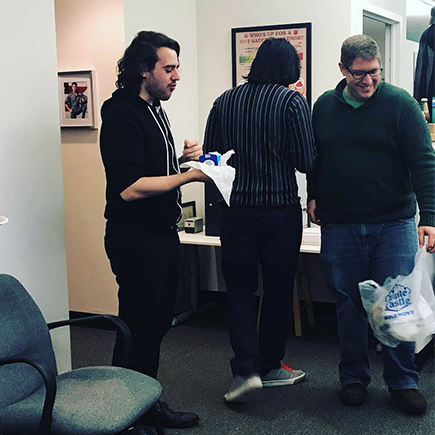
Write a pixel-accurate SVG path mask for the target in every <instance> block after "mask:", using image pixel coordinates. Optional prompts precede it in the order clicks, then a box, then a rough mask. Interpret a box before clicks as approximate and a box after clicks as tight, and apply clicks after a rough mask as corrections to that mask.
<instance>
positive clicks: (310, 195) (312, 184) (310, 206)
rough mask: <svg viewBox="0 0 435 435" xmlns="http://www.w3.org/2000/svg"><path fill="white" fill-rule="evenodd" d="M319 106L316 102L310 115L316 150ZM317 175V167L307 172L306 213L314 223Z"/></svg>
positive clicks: (316, 221) (316, 219)
mask: <svg viewBox="0 0 435 435" xmlns="http://www.w3.org/2000/svg"><path fill="white" fill-rule="evenodd" d="M318 111H319V108H318V106H317V105H316V104H314V107H313V116H312V125H313V136H314V143H315V144H316V149H317V152H318V149H319V148H318V140H317V137H316V128H317V124H316V121H317V117H318ZM317 177H318V169H317V168H315V169H314V170H312V171H311V172H309V173H308V174H307V213H308V216H309V218H310V221H311V222H313V223H314V224H316V225H320V221H319V219H318V217H317V214H316V207H317V204H316V196H317Z"/></svg>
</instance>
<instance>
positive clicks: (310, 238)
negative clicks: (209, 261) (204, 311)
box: [178, 227, 432, 353]
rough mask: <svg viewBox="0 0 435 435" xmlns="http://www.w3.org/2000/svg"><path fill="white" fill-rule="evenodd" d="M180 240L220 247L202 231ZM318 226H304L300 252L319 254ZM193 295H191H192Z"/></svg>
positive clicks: (418, 345) (419, 343) (421, 342)
mask: <svg viewBox="0 0 435 435" xmlns="http://www.w3.org/2000/svg"><path fill="white" fill-rule="evenodd" d="M178 234H179V236H180V242H181V243H182V244H183V245H195V246H213V247H220V246H221V241H220V238H219V237H214V236H206V235H205V232H204V231H201V232H200V233H196V234H191V233H187V234H186V233H185V232H184V231H180V232H179V233H178ZM320 242H321V236H320V227H310V228H304V231H303V234H302V244H301V248H300V252H301V253H303V254H320ZM197 273H198V269H197V265H195V272H194V273H193V274H192V275H191V276H192V279H193V280H195V279H197V277H195V276H194V275H195V274H197ZM191 285H192V287H191V289H193V288H194V287H195V285H196V283H194V282H193V281H192V282H191ZM192 296H193V295H192ZM198 305H199V304H198V297H193V299H192V308H193V311H195V310H197V309H198ZM431 338H432V337H431V336H429V337H427V338H426V339H421V340H418V341H417V343H416V349H415V351H416V353H419V352H420V351H421V350H422V349H423V348H424V347H425V346H426V345H427V344H428V343H429V341H430V340H431Z"/></svg>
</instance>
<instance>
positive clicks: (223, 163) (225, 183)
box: [181, 150, 236, 207]
mask: <svg viewBox="0 0 435 435" xmlns="http://www.w3.org/2000/svg"><path fill="white" fill-rule="evenodd" d="M214 154H219V153H214ZM233 154H235V152H234V150H230V151H227V152H226V153H225V154H223V155H222V156H221V159H220V163H219V166H214V165H208V164H206V163H200V162H194V161H192V162H186V163H183V164H182V165H181V167H182V168H195V169H200V170H201V171H202V172H204V174H205V175H207V176H208V177H210V178H211V179H212V180H213V182H214V184H216V187H217V188H218V189H219V192H220V193H221V194H222V196H223V198H224V200H225V202H226V203H227V205H228V207H229V206H230V197H231V191H232V190H233V181H234V178H235V176H236V170H235V169H234V168H233V167H232V166H229V165H227V161H228V159H229V158H230V157H231V156H232V155H233ZM219 155H220V154H219Z"/></svg>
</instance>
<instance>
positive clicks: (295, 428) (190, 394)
mask: <svg viewBox="0 0 435 435" xmlns="http://www.w3.org/2000/svg"><path fill="white" fill-rule="evenodd" d="M202 317H203V318H205V319H207V314H204V315H203V316H202ZM325 325H326V324H325ZM325 325H322V324H321V323H320V325H318V326H317V327H316V328H313V329H312V330H309V331H307V333H306V334H305V336H304V337H302V338H295V337H292V339H291V340H290V341H289V343H288V346H287V355H286V359H285V361H284V362H285V363H287V364H289V365H290V366H292V367H294V368H298V369H299V368H300V369H303V370H304V371H306V373H307V378H308V379H307V380H306V381H305V382H304V383H302V384H298V385H294V386H290V387H278V388H268V389H263V390H262V391H260V392H259V394H258V395H257V396H256V397H255V398H254V400H253V401H252V402H250V403H245V404H238V405H232V406H228V405H226V404H224V402H223V399H222V397H223V394H224V393H225V391H226V389H227V387H228V385H229V382H230V376H231V373H230V369H229V363H228V361H229V358H230V357H231V349H230V346H229V342H228V336H227V332H226V330H225V328H224V327H223V326H222V324H217V323H215V324H214V325H213V324H208V323H207V321H205V322H201V321H195V320H194V321H190V322H187V323H185V324H181V325H178V326H176V327H174V328H172V329H171V330H170V331H169V333H168V334H167V336H166V338H165V341H164V343H163V347H162V357H161V368H160V374H159V380H160V381H161V383H162V384H163V387H164V393H163V398H164V399H165V400H166V401H167V402H168V403H169V404H170V405H171V407H173V408H174V409H178V410H184V411H195V412H197V413H198V414H199V415H200V417H201V421H200V424H199V425H198V426H197V427H195V428H190V429H182V430H177V429H167V430H166V433H167V434H168V435H175V434H185V435H199V434H201V435H215V434H216V435H272V434H273V435H290V434H291V435H299V434H300V435H302V434H304V435H305V434H307V435H308V434H310V435H335V434H340V435H341V434H343V435H353V434H358V435H360V434H367V435H371V434H382V435H396V434H397V435H399V434H400V435H403V434H412V435H429V434H434V433H435V397H434V396H435V395H434V392H435V377H434V373H435V370H434V362H433V360H432V361H431V362H430V363H429V364H428V365H427V366H426V367H425V369H424V370H423V371H422V373H421V382H420V386H421V390H422V392H423V393H424V394H425V395H426V397H427V399H428V400H429V411H428V413H427V414H426V415H425V416H423V417H413V416H406V415H403V414H401V413H400V412H399V411H398V410H396V408H395V407H394V406H393V404H392V403H391V400H390V397H389V394H388V392H387V390H386V387H385V386H384V384H383V380H382V364H381V357H380V356H379V355H377V354H376V353H375V351H374V350H373V351H371V354H370V360H371V363H372V368H373V379H372V383H371V385H370V387H369V394H370V395H369V399H368V401H367V403H366V404H365V406H363V407H360V408H348V407H344V406H342V405H341V403H340V401H339V396H338V392H339V385H338V382H337V379H338V370H337V364H338V355H339V348H338V344H337V340H336V336H335V335H334V332H333V331H328V330H327V327H326V326H325ZM113 339H114V334H113V333H112V332H110V331H103V330H96V329H88V328H79V327H74V328H72V354H73V366H74V367H78V366H83V365H99V364H102V363H106V364H108V363H110V352H111V349H112V348H113Z"/></svg>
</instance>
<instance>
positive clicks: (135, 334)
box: [105, 224, 180, 378]
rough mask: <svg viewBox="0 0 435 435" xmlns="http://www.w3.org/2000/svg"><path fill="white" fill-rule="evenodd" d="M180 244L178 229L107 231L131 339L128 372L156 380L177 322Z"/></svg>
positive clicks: (121, 307) (111, 227)
mask: <svg viewBox="0 0 435 435" xmlns="http://www.w3.org/2000/svg"><path fill="white" fill-rule="evenodd" d="M179 244H180V241H179V238H178V234H177V232H176V230H175V229H174V230H170V231H168V232H161V233H159V232H146V231H143V230H140V229H138V228H135V227H128V226H119V225H110V224H108V225H107V227H106V236H105V247H106V252H107V256H108V257H109V260H110V265H111V267H112V271H113V273H114V274H115V276H116V281H117V283H118V285H119V292H118V299H119V316H120V317H121V319H122V320H124V321H125V322H126V323H127V325H128V326H129V328H130V331H131V333H132V339H133V349H132V355H131V360H130V364H129V368H131V369H133V370H136V371H139V372H141V373H145V374H146V375H149V376H152V377H154V378H155V377H156V376H157V370H158V366H159V356H160V344H161V342H162V339H163V337H164V335H165V334H166V332H167V331H168V329H169V328H170V326H171V324H172V319H173V317H174V305H175V297H176V292H177V286H178V261H179V258H178V247H179Z"/></svg>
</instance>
